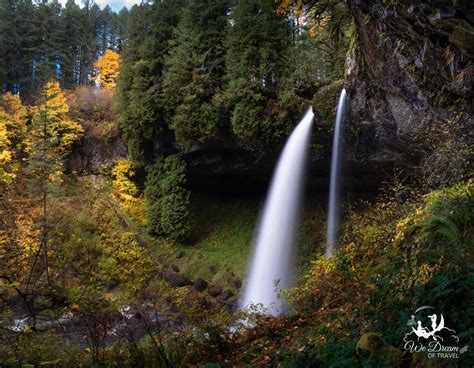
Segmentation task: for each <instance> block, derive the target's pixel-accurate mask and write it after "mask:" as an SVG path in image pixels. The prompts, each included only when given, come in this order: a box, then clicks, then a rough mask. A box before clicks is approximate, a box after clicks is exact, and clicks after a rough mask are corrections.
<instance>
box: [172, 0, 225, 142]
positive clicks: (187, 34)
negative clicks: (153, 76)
mask: <svg viewBox="0 0 474 368" xmlns="http://www.w3.org/2000/svg"><path fill="white" fill-rule="evenodd" d="M229 8H230V5H229V1H228V0H218V1H211V0H205V1H202V0H189V1H188V2H187V4H186V6H185V7H184V9H183V15H182V18H181V20H180V22H179V26H178V28H177V31H176V39H175V41H174V45H175V46H174V47H173V48H172V49H171V51H170V56H169V57H168V58H167V60H166V65H167V68H166V72H165V75H164V82H163V84H164V89H163V92H164V95H165V99H166V103H167V109H168V111H169V112H170V113H171V118H170V122H171V128H172V129H173V130H174V132H175V135H176V139H177V141H178V142H179V143H181V144H182V145H184V146H191V145H192V144H195V143H202V142H205V141H206V140H209V139H212V138H214V137H216V135H217V129H218V128H219V126H220V125H222V124H223V122H224V121H225V119H224V117H223V115H222V114H221V111H220V106H219V105H218V103H217V102H216V101H215V100H214V97H215V95H216V92H218V91H219V90H220V89H221V87H222V78H223V76H224V74H225V45H224V42H225V32H226V28H227V12H228V10H229Z"/></svg>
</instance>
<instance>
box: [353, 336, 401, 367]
mask: <svg viewBox="0 0 474 368" xmlns="http://www.w3.org/2000/svg"><path fill="white" fill-rule="evenodd" d="M356 351H357V354H359V355H360V356H362V357H370V360H371V361H372V362H373V363H376V364H379V365H377V366H383V367H385V366H386V367H396V366H398V363H399V362H400V359H401V356H402V352H401V351H400V350H399V349H397V348H395V347H393V346H392V345H390V344H389V343H387V342H386V341H385V340H384V338H383V337H382V335H380V334H377V333H372V332H368V333H365V334H363V335H362V336H361V338H360V339H359V341H358V342H357V347H356Z"/></svg>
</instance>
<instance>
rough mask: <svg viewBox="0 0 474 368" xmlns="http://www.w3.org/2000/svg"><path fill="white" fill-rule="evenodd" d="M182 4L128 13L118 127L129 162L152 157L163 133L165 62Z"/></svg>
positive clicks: (146, 7)
mask: <svg viewBox="0 0 474 368" xmlns="http://www.w3.org/2000/svg"><path fill="white" fill-rule="evenodd" d="M181 3H182V1H181V0H179V1H176V0H173V1H171V0H164V1H159V2H155V3H153V4H152V5H149V4H141V5H140V6H134V7H133V8H132V9H131V11H130V17H129V31H128V39H127V48H126V50H124V54H123V67H122V70H121V73H120V78H119V82H118V94H117V98H118V106H119V110H120V112H121V114H120V123H121V125H122V128H123V131H124V134H125V138H126V140H127V144H128V149H129V155H130V157H131V158H132V159H134V160H137V159H143V158H144V157H150V156H151V149H152V146H153V141H155V140H157V139H158V138H159V136H160V134H161V133H162V132H163V131H164V130H165V129H166V126H167V123H166V120H165V108H164V101H163V90H162V80H163V68H164V58H165V56H166V54H167V53H168V51H169V48H170V40H171V38H172V35H173V29H174V28H175V27H176V25H177V23H178V19H179V14H180V7H181Z"/></svg>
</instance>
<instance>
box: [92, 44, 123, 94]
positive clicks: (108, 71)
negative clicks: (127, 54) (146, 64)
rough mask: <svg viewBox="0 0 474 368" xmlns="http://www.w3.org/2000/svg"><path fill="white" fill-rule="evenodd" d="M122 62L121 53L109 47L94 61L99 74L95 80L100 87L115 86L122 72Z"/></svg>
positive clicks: (111, 87)
mask: <svg viewBox="0 0 474 368" xmlns="http://www.w3.org/2000/svg"><path fill="white" fill-rule="evenodd" d="M120 62H121V57H120V54H118V53H116V52H115V51H113V50H110V49H107V50H106V51H105V53H104V55H102V56H101V57H100V58H99V60H97V61H96V62H95V63H94V69H96V71H97V76H96V77H95V78H94V80H95V82H96V83H97V84H98V85H99V86H100V87H105V88H110V89H113V88H115V85H116V82H117V79H118V77H119V74H120Z"/></svg>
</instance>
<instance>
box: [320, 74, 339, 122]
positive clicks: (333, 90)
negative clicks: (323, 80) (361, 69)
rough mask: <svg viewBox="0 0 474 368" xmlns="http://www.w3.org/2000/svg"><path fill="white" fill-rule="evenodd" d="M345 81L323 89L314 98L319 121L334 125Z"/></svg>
mask: <svg viewBox="0 0 474 368" xmlns="http://www.w3.org/2000/svg"><path fill="white" fill-rule="evenodd" d="M343 84H344V81H343V80H338V81H336V82H334V83H332V84H329V85H326V86H323V87H321V88H320V89H319V90H318V91H317V92H316V94H315V95H314V97H313V102H312V105H313V111H314V115H315V117H316V119H317V120H319V121H323V122H326V123H328V124H331V126H332V124H333V122H334V119H335V118H336V111H337V102H338V99H339V95H340V94H341V90H342V87H343Z"/></svg>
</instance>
